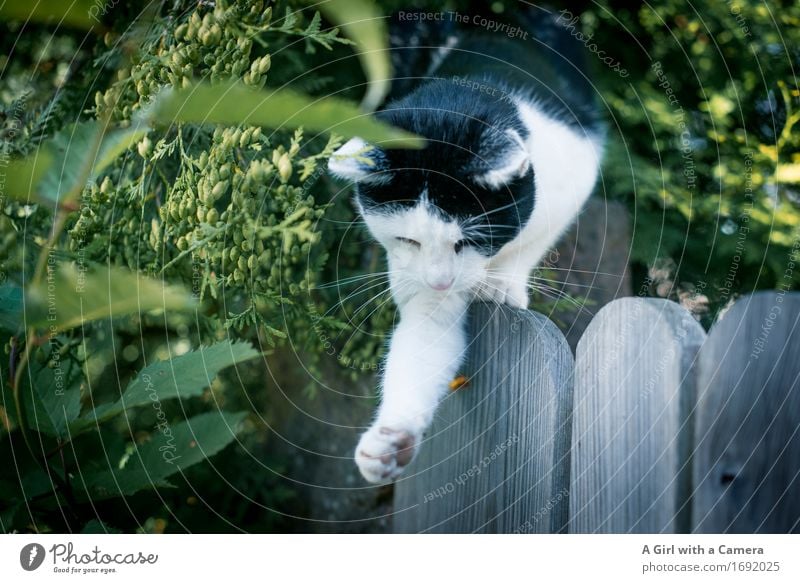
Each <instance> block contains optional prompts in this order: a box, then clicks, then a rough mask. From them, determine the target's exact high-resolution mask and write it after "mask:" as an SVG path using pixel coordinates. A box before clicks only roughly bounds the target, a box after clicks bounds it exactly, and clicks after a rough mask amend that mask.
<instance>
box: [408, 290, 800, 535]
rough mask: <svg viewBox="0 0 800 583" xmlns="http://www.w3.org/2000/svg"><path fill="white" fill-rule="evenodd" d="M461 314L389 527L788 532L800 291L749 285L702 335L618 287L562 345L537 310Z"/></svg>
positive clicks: (799, 465)
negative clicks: (445, 380)
mask: <svg viewBox="0 0 800 583" xmlns="http://www.w3.org/2000/svg"><path fill="white" fill-rule="evenodd" d="M470 327H471V337H472V338H473V340H472V344H471V346H470V356H469V358H468V362H467V364H466V367H465V369H466V373H467V375H468V377H469V379H470V382H469V384H468V385H467V386H466V387H464V388H461V389H459V390H457V391H455V392H453V393H451V394H450V395H448V397H447V399H446V400H445V402H444V403H443V404H442V407H441V409H440V411H439V412H438V414H437V418H436V421H435V422H434V424H433V426H432V428H431V430H430V431H429V432H428V434H427V435H426V438H425V441H424V443H423V445H422V449H421V451H420V453H419V455H418V457H417V459H416V460H415V461H414V463H413V464H412V465H411V466H410V467H409V469H408V473H407V474H406V475H405V476H403V477H401V478H400V479H399V480H398V482H397V484H396V486H395V513H394V517H393V520H394V530H395V532H497V533H563V532H576V533H587V532H604V533H625V532H644V533H650V532H658V533H660V532H664V533H680V532H732V533H753V532H778V533H788V532H800V293H784V292H761V293H757V294H754V295H752V296H747V297H744V298H742V299H740V300H739V301H737V302H736V303H735V304H734V305H733V306H732V307H731V308H730V309H729V310H728V311H727V313H726V314H725V315H724V316H723V317H722V319H721V320H720V321H719V322H718V323H716V324H715V325H714V326H713V327H712V329H711V331H710V333H709V334H708V335H707V334H706V333H705V331H704V330H703V329H702V327H701V326H700V325H699V324H698V323H697V322H696V321H695V320H694V319H693V318H692V317H691V315H690V314H689V313H688V312H686V311H685V310H684V309H683V308H681V307H680V306H679V305H678V304H675V303H673V302H668V301H666V300H656V299H645V298H623V299H620V300H616V301H614V302H612V303H610V304H608V305H607V306H606V307H604V308H603V309H602V310H601V311H600V312H599V313H598V314H597V315H596V316H595V318H594V319H593V321H592V322H591V324H590V325H589V327H588V328H587V330H586V332H585V334H584V335H583V337H582V338H581V340H580V342H579V343H578V347H577V351H576V357H575V359H574V360H573V357H572V353H571V351H570V349H569V347H568V345H567V343H566V340H565V339H564V337H563V336H562V334H561V333H560V332H559V331H558V329H557V328H556V326H555V325H554V324H553V323H552V322H551V321H550V320H549V319H547V318H546V317H545V316H542V315H541V314H537V313H533V312H523V311H516V310H511V309H509V308H505V307H502V308H501V307H495V306H491V305H488V304H477V305H475V306H474V307H473V310H472V313H471V323H470Z"/></svg>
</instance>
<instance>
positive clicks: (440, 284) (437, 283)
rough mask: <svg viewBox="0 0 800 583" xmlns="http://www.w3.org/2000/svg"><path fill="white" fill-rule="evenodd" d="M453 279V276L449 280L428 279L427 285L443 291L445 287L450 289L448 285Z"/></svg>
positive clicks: (451, 283)
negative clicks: (431, 280)
mask: <svg viewBox="0 0 800 583" xmlns="http://www.w3.org/2000/svg"><path fill="white" fill-rule="evenodd" d="M454 279H455V278H452V277H451V278H450V279H449V280H445V279H440V280H438V281H433V282H430V281H429V282H428V285H430V286H431V287H432V288H433V289H435V290H436V291H445V290H447V289H450V286H451V285H453V280H454Z"/></svg>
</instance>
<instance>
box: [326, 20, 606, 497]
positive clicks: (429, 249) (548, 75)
mask: <svg viewBox="0 0 800 583" xmlns="http://www.w3.org/2000/svg"><path fill="white" fill-rule="evenodd" d="M525 25H526V26H528V27H529V28H528V30H530V32H531V36H530V37H528V38H527V39H525V40H523V39H520V38H514V39H511V38H507V37H503V36H502V35H498V34H488V33H481V32H479V31H476V30H475V29H466V30H460V31H459V30H452V31H447V36H446V38H444V39H442V41H441V42H440V43H439V47H438V48H436V47H433V48H431V47H423V46H422V45H423V44H429V45H430V44H433V43H430V42H428V43H426V42H425V38H426V36H425V34H423V33H424V32H425V31H422V32H419V31H414V30H413V29H412V30H411V33H410V34H406V35H405V37H404V41H403V42H404V44H403V46H401V47H398V48H397V49H396V52H395V57H399V59H400V60H401V61H403V62H404V63H405V64H406V65H407V64H408V63H413V64H414V66H415V67H416V68H417V71H416V72H415V75H406V76H404V77H403V78H402V79H399V81H398V83H397V85H399V86H401V87H402V88H403V89H404V90H406V91H407V93H406V94H405V95H404V96H402V97H400V98H398V99H395V100H393V101H391V102H390V103H389V105H388V106H387V107H386V108H385V109H383V110H382V111H381V112H379V113H378V114H377V115H378V117H379V118H380V119H382V120H384V121H387V122H389V123H391V124H393V125H395V126H398V127H401V128H404V129H406V130H409V131H411V132H414V133H416V134H419V135H421V136H423V137H425V138H426V139H427V146H426V147H425V148H424V149H421V150H400V149H391V144H387V145H386V146H385V147H382V145H381V144H366V143H365V142H364V141H363V140H360V139H358V138H354V139H352V140H350V141H349V142H347V143H346V144H344V145H343V146H342V147H341V148H340V149H339V150H338V151H337V152H336V153H335V154H334V156H333V157H332V158H331V160H330V162H329V168H330V170H331V171H332V173H333V174H334V175H336V176H338V177H340V178H344V179H347V180H351V181H353V182H354V183H355V184H356V194H355V201H356V205H357V208H358V211H359V213H360V214H361V215H362V216H363V218H364V220H365V222H366V225H367V227H368V229H369V231H370V232H371V234H372V235H373V236H374V237H375V239H377V241H378V242H379V243H380V244H381V245H382V246H383V247H384V248H385V249H386V253H387V258H388V266H389V274H390V286H391V291H392V296H393V299H394V301H395V302H396V304H397V306H398V309H399V313H400V321H399V324H398V326H397V328H396V329H395V330H394V332H393V334H392V336H391V341H390V345H389V353H388V357H387V359H386V363H385V367H384V370H383V373H382V391H381V397H382V398H381V404H380V407H379V409H378V412H377V415H376V418H375V422H374V423H373V425H372V426H371V427H370V428H369V429H368V430H367V431H366V433H364V434H363V435H362V437H361V440H360V441H359V443H358V446H357V447H356V451H355V460H356V463H357V464H358V467H359V469H360V470H361V473H362V474H363V475H364V477H365V478H366V479H367V480H368V481H370V482H375V483H378V482H382V481H386V480H392V479H394V478H396V477H397V476H398V475H399V474H400V473H401V472H402V471H403V470H404V469H405V467H406V466H407V465H408V464H409V463H410V462H411V460H412V459H413V457H414V455H415V453H416V451H417V449H418V447H419V446H420V443H421V442H422V437H423V433H424V432H425V430H426V429H427V428H428V426H429V425H430V423H431V421H432V420H433V415H434V412H435V410H436V407H437V405H438V404H439V401H440V400H441V399H442V398H443V397H444V396H445V395H446V394H447V391H448V385H449V383H450V381H451V380H452V379H453V377H454V376H455V375H456V373H457V370H458V367H459V366H460V364H461V362H462V358H463V356H464V351H465V347H466V344H467V341H466V338H465V317H466V313H467V308H468V306H469V304H470V302H471V301H473V300H474V299H481V300H488V301H494V302H500V303H506V304H508V305H509V306H512V307H514V308H519V309H525V308H527V306H528V286H527V282H528V278H529V277H530V274H531V271H532V269H533V268H534V267H535V266H536V265H537V263H538V262H539V261H540V260H541V258H542V257H543V255H544V254H545V252H546V251H547V250H548V249H549V248H550V247H551V246H552V245H553V244H554V243H555V242H556V240H557V239H558V238H559V237H560V236H561V234H562V233H563V232H564V230H565V229H566V228H567V227H568V226H569V225H570V223H571V222H572V221H573V220H574V219H575V218H576V217H577V215H578V213H579V212H580V210H581V207H582V206H583V204H584V202H585V201H586V199H587V198H588V197H589V195H590V194H591V192H592V190H593V188H594V185H595V182H596V180H597V177H598V172H599V166H600V160H601V156H602V149H603V142H604V132H603V128H602V124H601V123H600V121H599V118H598V116H597V115H596V111H595V108H594V103H593V91H592V87H591V84H590V83H589V81H588V79H587V77H586V76H585V72H584V71H583V70H582V68H581V66H580V64H579V62H580V59H579V58H576V51H575V47H574V46H573V43H572V39H571V38H569V36H568V35H567V33H566V32H565V31H564V30H562V29H560V28H559V25H558V24H557V23H556V21H555V19H554V18H553V17H551V16H548V15H538V16H532V17H528V18H527V20H526V21H525ZM406 32H407V33H408V29H406ZM427 38H430V35H428V37H427ZM420 39H422V40H420ZM394 44H397V43H396V42H395V43H394ZM395 62H396V63H397V62H398V58H395ZM403 62H401V63H400V66H401V67H402V66H403Z"/></svg>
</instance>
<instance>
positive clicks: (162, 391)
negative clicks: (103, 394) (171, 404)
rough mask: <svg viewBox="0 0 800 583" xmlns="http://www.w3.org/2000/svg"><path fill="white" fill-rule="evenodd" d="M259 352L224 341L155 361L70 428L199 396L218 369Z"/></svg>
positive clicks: (76, 429)
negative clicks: (114, 396)
mask: <svg viewBox="0 0 800 583" xmlns="http://www.w3.org/2000/svg"><path fill="white" fill-rule="evenodd" d="M258 355H259V352H258V351H257V350H255V349H254V348H253V347H252V346H251V345H250V344H249V343H247V342H237V343H231V342H230V341H229V340H225V341H223V342H218V343H217V344H213V345H211V346H205V347H201V348H199V349H197V350H194V351H192V352H188V353H186V354H182V355H181V356H176V357H174V358H172V359H170V360H162V361H160V362H156V363H154V364H151V365H150V366H147V367H145V368H144V369H142V371H141V372H140V373H139V374H138V375H136V378H134V379H133V380H132V381H131V382H130V383H129V384H128V386H127V388H126V389H125V392H124V393H123V394H122V396H121V398H120V399H119V400H118V401H115V402H113V403H107V404H105V405H99V406H97V407H95V408H94V409H93V410H92V411H89V412H87V413H86V414H84V415H82V416H81V418H80V419H78V420H77V421H76V422H75V423H73V424H72V426H71V427H70V430H71V432H72V433H73V434H75V433H79V432H81V431H83V430H85V429H87V428H89V427H95V426H96V425H97V424H98V423H102V422H103V421H106V420H108V419H110V418H112V417H114V416H116V415H119V414H120V413H122V412H123V411H126V410H130V409H132V408H133V407H140V406H142V405H147V404H153V403H160V402H161V401H164V400H167V399H176V398H181V399H186V398H189V397H195V396H199V395H201V394H202V393H203V390H204V389H205V388H206V387H207V386H209V385H210V384H211V381H212V380H214V377H216V376H217V374H218V373H219V372H220V371H222V370H223V369H225V368H227V367H229V366H231V365H233V364H238V363H240V362H244V361H246V360H250V359H251V358H255V357H256V356H258Z"/></svg>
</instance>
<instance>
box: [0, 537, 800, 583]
mask: <svg viewBox="0 0 800 583" xmlns="http://www.w3.org/2000/svg"><path fill="white" fill-rule="evenodd" d="M799 565H800V537H797V536H793V535H538V536H537V535H496V536H491V535H463V536H457V535H455V536H453V535H394V536H388V535H149V536H148V535H41V536H32V535H5V536H3V537H2V538H1V539H0V569H2V571H0V572H2V574H3V575H2V580H3V581H42V580H51V579H58V580H62V581H63V580H72V581H74V580H84V579H91V580H104V581H114V582H123V581H131V582H135V583H141V582H142V581H171V580H175V581H180V580H186V578H187V577H194V576H200V577H202V581H213V580H215V578H219V580H220V581H231V580H253V577H256V578H257V580H266V581H280V582H289V581H310V582H316V581H318V582H324V583H335V582H339V581H341V582H343V583H358V582H360V581H379V582H380V583H392V582H398V583H400V582H402V583H408V582H409V581H423V582H429V581H439V582H441V583H454V582H457V583H463V582H465V581H466V582H468V581H480V582H481V583H499V582H501V581H552V580H563V579H564V578H567V580H569V581H573V580H578V579H576V578H578V577H580V578H582V579H580V580H585V581H614V582H615V583H616V582H618V581H647V580H652V581H720V582H728V581H748V582H752V581H775V582H778V581H792V582H796V581H800V569H799V568H798V566H799ZM232 578H233V579H232Z"/></svg>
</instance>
